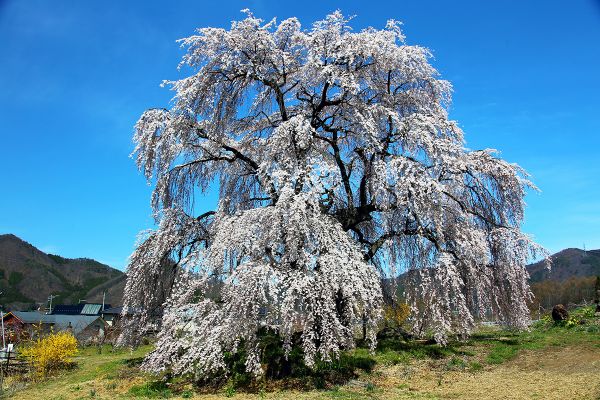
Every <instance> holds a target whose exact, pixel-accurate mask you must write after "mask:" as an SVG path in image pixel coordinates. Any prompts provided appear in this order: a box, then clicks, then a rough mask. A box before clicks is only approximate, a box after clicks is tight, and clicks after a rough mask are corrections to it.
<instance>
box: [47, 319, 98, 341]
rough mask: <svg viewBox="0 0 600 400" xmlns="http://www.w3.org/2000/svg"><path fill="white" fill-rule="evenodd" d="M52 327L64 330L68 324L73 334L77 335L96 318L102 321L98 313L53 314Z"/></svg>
mask: <svg viewBox="0 0 600 400" xmlns="http://www.w3.org/2000/svg"><path fill="white" fill-rule="evenodd" d="M53 317H54V328H55V329H56V330H65V329H68V328H69V325H70V326H71V328H72V329H73V335H75V336H77V335H78V334H79V333H81V331H83V330H84V329H85V328H87V327H88V326H90V325H92V324H93V323H94V322H96V320H100V321H102V319H101V318H100V317H99V316H98V315H53Z"/></svg>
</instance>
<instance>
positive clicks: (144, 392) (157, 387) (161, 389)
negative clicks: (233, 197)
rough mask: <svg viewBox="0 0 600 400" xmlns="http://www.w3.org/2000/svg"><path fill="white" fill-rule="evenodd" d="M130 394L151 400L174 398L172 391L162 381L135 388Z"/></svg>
mask: <svg viewBox="0 0 600 400" xmlns="http://www.w3.org/2000/svg"><path fill="white" fill-rule="evenodd" d="M129 393H130V394H131V395H132V396H134V397H143V398H149V399H168V398H170V397H172V396H173V393H172V392H171V390H170V389H169V388H168V387H167V385H166V384H165V383H164V382H162V381H150V382H146V383H144V384H142V385H136V386H133V387H131V389H129Z"/></svg>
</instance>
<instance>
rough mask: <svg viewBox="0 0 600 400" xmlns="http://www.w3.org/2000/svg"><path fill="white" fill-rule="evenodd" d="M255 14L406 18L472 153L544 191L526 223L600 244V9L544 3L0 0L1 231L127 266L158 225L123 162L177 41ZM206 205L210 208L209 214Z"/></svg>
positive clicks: (556, 242) (554, 235)
mask: <svg viewBox="0 0 600 400" xmlns="http://www.w3.org/2000/svg"><path fill="white" fill-rule="evenodd" d="M173 3H175V4H173ZM246 7H248V8H250V9H252V10H253V11H254V13H255V14H256V15H257V16H260V17H262V18H264V19H270V18H272V17H278V18H279V19H282V18H287V17H290V16H297V17H299V18H300V20H301V21H302V22H303V24H304V25H305V26H309V25H310V24H311V23H312V22H313V21H314V20H317V19H320V18H322V17H324V16H325V15H326V14H327V13H329V12H331V11H333V10H335V9H337V8H339V9H341V10H342V12H344V13H345V14H350V15H352V14H354V15H356V19H355V21H354V24H355V28H362V27H366V26H369V25H370V26H375V27H383V26H384V25H385V21H386V20H387V19H389V18H394V19H398V20H401V21H403V22H404V32H405V34H406V36H407V42H408V43H409V44H419V45H423V46H426V47H429V48H430V49H431V50H432V51H433V53H434V56H435V59H434V60H433V64H434V65H435V66H436V67H437V68H438V69H439V71H440V72H441V73H442V76H443V77H444V78H445V79H448V80H450V81H451V82H452V83H453V85H454V90H455V94H454V102H453V106H452V109H451V116H452V118H454V119H456V120H458V121H459V123H460V124H461V126H462V127H463V129H464V130H465V132H466V138H467V145H468V147H470V148H473V149H476V148H483V147H493V148H497V149H499V150H501V152H502V156H503V157H504V158H505V159H507V160H509V161H511V162H516V163H518V164H520V165H521V166H523V167H524V168H525V169H527V170H528V171H529V172H530V173H531V174H532V175H533V179H534V181H535V183H536V184H537V185H538V186H539V187H540V189H541V190H542V192H541V193H539V194H537V193H532V194H529V195H528V196H527V203H528V208H527V211H526V222H525V225H524V230H525V231H526V232H528V233H530V234H532V235H533V236H534V237H535V238H536V239H537V241H538V242H539V243H541V244H542V245H544V246H546V247H547V248H548V249H549V250H551V251H558V250H560V249H563V248H566V247H580V248H581V247H582V246H583V245H584V244H585V246H586V247H587V248H588V249H590V248H600V162H599V160H600V157H599V155H600V74H599V72H600V4H599V2H597V1H591V0H588V1H585V0H574V1H568V2H567V1H564V0H546V1H502V2H484V1H468V2H463V1H389V2H381V1H375V0H371V1H368V2H364V1H361V2H359V1H344V2H341V1H339V2H334V1H317V2H310V1H309V2H306V1H303V2H280V1H250V2H234V1H232V2H203V1H177V2H151V1H127V2H124V1H123V2H121V1H116V0H114V1H85V2H83V1H80V2H74V1H70V2H66V1H57V0H54V1H17V0H14V1H10V0H8V1H7V0H4V1H2V0H0V38H2V39H1V40H0V55H1V56H0V184H1V187H0V233H14V234H16V235H18V236H20V237H21V238H23V239H24V240H26V241H28V242H30V243H32V244H33V245H35V246H37V247H39V248H41V249H42V250H44V251H47V252H51V253H58V254H61V255H63V256H66V257H82V256H85V257H91V258H95V259H97V260H99V261H102V262H105V263H107V264H109V265H111V266H114V267H117V268H121V269H122V268H124V267H125V266H126V262H127V257H128V256H129V254H130V253H131V251H132V250H133V247H134V244H135V239H136V235H137V233H138V232H139V231H140V230H143V229H147V228H151V227H152V219H151V217H150V214H151V210H150V205H149V204H150V191H151V188H150V187H149V186H148V185H146V183H145V180H144V178H143V177H142V175H141V174H140V173H138V171H137V169H136V168H135V165H134V163H133V160H131V159H130V158H129V157H128V156H129V154H130V153H131V150H132V142H131V136H132V131H133V125H134V123H135V121H136V120H137V118H138V117H139V115H140V114H141V113H142V112H143V111H144V109H146V108H149V107H156V106H166V105H168V102H169V99H170V97H171V93H170V92H169V91H168V90H167V89H163V88H160V87H159V84H160V82H161V81H162V80H163V79H176V78H179V77H181V75H180V74H179V73H178V71H177V69H176V67H177V64H178V62H179V59H180V57H181V56H182V55H183V51H182V50H181V49H180V48H179V47H178V45H177V44H176V43H175V40H176V39H179V38H182V37H185V36H189V35H190V34H192V33H193V31H194V29H195V28H197V27H204V26H219V27H227V26H229V24H230V21H231V20H233V19H239V18H241V17H242V14H241V13H240V12H239V10H241V9H243V8H246ZM212 202H214V199H211V198H209V199H206V202H205V204H203V205H201V207H210V206H211V204H212Z"/></svg>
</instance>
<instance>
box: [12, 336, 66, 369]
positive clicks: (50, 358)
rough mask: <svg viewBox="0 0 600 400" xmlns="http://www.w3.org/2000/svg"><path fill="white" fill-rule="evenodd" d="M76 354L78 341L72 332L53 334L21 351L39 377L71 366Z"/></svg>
mask: <svg viewBox="0 0 600 400" xmlns="http://www.w3.org/2000/svg"><path fill="white" fill-rule="evenodd" d="M76 354H77V339H75V336H73V334H72V333H71V332H57V333H51V334H49V335H48V336H45V337H42V338H39V339H37V340H36V341H34V342H33V343H31V344H30V345H29V346H26V347H25V348H24V349H22V350H21V356H22V357H25V358H28V359H29V360H30V361H31V363H32V364H33V367H34V369H35V372H36V374H38V375H39V376H47V375H49V374H50V373H52V372H55V371H57V370H60V369H63V368H67V367H69V366H71V365H72V364H73V356H75V355H76Z"/></svg>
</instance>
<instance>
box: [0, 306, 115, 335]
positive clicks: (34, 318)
mask: <svg viewBox="0 0 600 400" xmlns="http://www.w3.org/2000/svg"><path fill="white" fill-rule="evenodd" d="M11 314H12V315H13V316H14V317H16V318H17V319H19V320H20V321H21V322H23V323H25V324H39V323H42V324H49V325H52V326H53V327H54V329H55V331H62V330H65V329H68V328H69V326H70V327H71V329H72V331H73V335H75V336H77V335H78V334H79V333H81V332H82V331H83V330H84V329H86V328H87V327H88V326H90V325H92V324H93V323H94V322H96V321H100V323H102V324H104V321H103V320H102V318H100V316H99V315H61V314H42V313H41V312H38V311H11V312H9V313H7V314H4V318H5V319H6V318H7V317H8V316H10V315H11Z"/></svg>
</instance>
